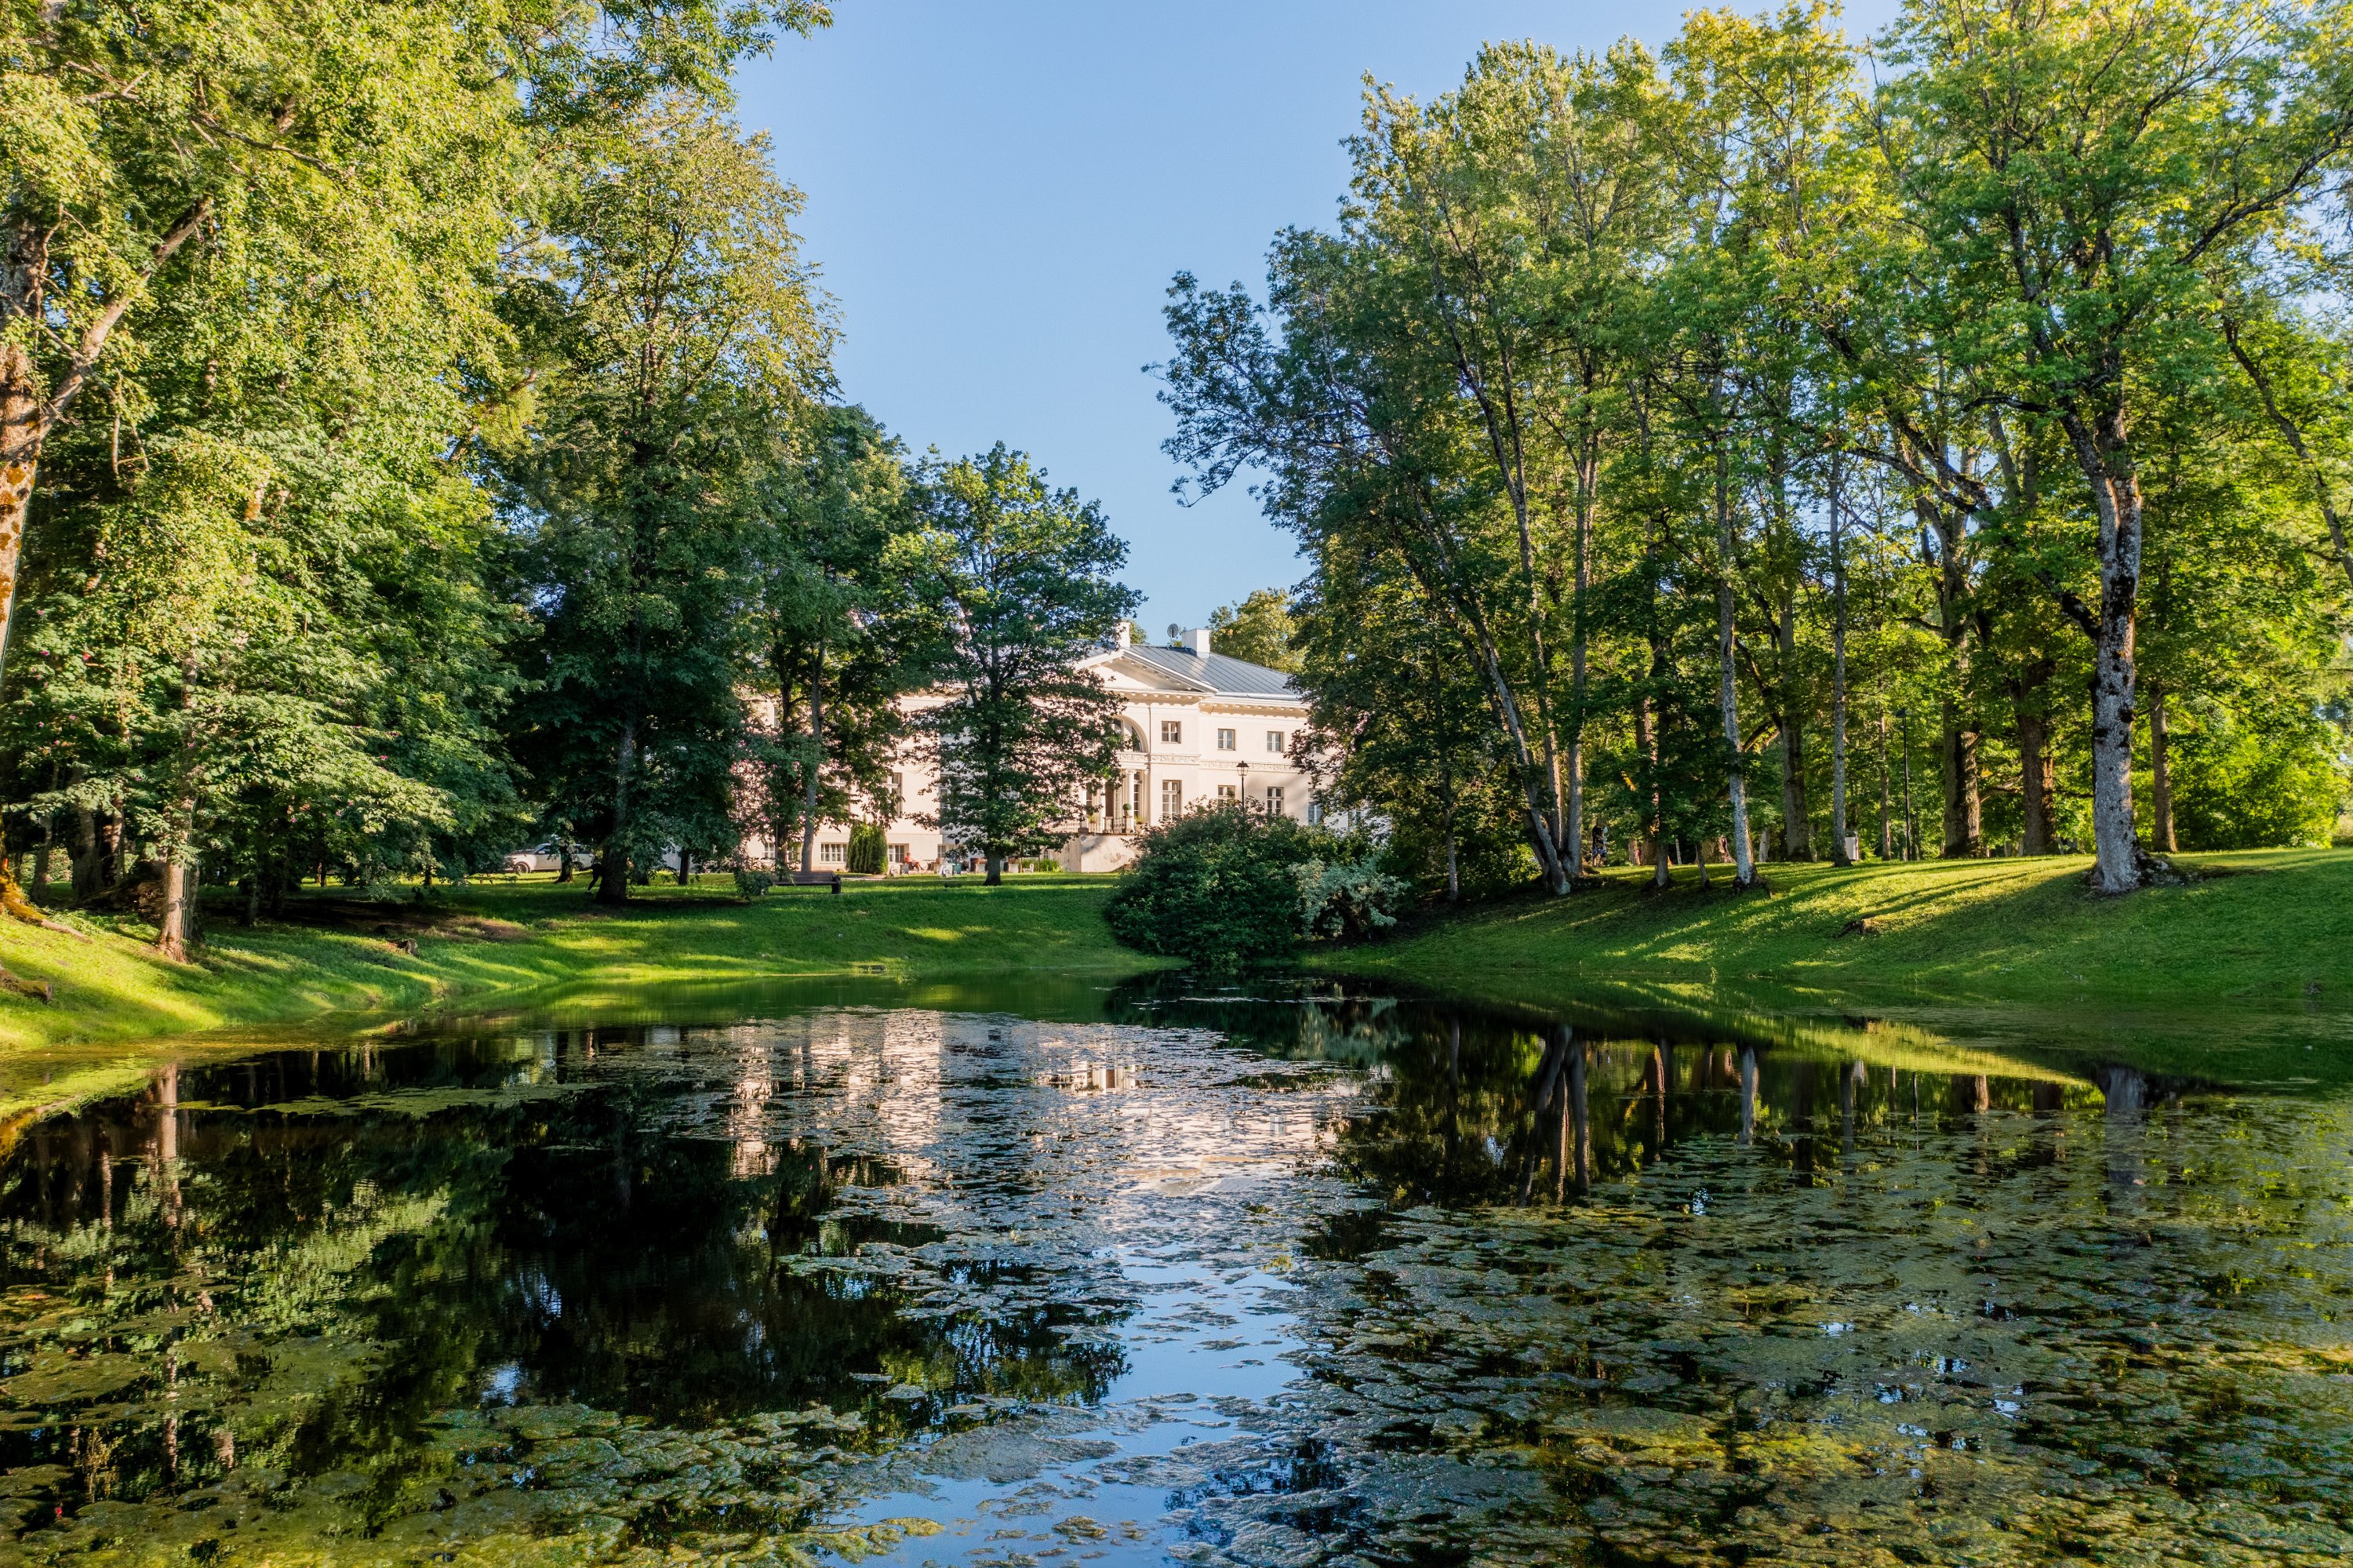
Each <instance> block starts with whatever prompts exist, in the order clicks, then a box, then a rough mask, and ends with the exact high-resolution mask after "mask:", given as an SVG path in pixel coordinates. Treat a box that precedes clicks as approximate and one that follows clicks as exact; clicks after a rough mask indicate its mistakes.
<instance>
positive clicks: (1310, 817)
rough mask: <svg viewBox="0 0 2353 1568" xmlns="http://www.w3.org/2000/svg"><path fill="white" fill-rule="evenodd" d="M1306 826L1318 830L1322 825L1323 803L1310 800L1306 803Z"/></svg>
mask: <svg viewBox="0 0 2353 1568" xmlns="http://www.w3.org/2000/svg"><path fill="white" fill-rule="evenodd" d="M1307 825H1308V826H1309V827H1311V828H1320V827H1322V826H1323V825H1324V802H1323V801H1321V800H1310V801H1308V802H1307Z"/></svg>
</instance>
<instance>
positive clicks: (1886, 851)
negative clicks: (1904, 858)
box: [1879, 714, 1895, 860]
mask: <svg viewBox="0 0 2353 1568" xmlns="http://www.w3.org/2000/svg"><path fill="white" fill-rule="evenodd" d="M1894 788H1895V785H1894V779H1893V778H1892V777H1891V776H1890V775H1889V773H1888V771H1887V715H1885V714H1882V715H1879V858H1880V859H1882V860H1894V858H1895V821H1894V812H1893V810H1890V803H1889V797H1890V796H1891V795H1893V794H1894Z"/></svg>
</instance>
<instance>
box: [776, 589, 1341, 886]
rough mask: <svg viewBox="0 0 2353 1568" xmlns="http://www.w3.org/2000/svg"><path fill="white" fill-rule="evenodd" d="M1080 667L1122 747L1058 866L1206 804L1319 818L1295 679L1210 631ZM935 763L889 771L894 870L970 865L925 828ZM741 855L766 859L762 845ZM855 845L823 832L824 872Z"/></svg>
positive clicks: (1097, 866) (1090, 796)
mask: <svg viewBox="0 0 2353 1568" xmlns="http://www.w3.org/2000/svg"><path fill="white" fill-rule="evenodd" d="M1081 667H1082V668H1083V669H1090V670H1092V671H1094V672H1095V673H1096V674H1097V675H1098V676H1099V677H1100V678H1101V679H1102V680H1103V683H1104V685H1105V686H1107V687H1108V688H1109V689H1110V690H1111V691H1112V692H1113V694H1116V695H1117V696H1118V697H1119V698H1120V701H1121V708H1120V718H1119V724H1120V727H1121V729H1122V731H1123V732H1124V736H1125V739H1126V744H1125V745H1124V746H1123V747H1121V748H1120V751H1119V755H1118V758H1117V760H1116V761H1115V762H1114V764H1113V767H1112V768H1111V770H1110V772H1109V773H1108V774H1107V775H1106V776H1105V777H1104V778H1103V779H1101V780H1100V781H1098V782H1096V783H1093V784H1091V785H1089V786H1087V788H1086V789H1085V791H1084V799H1076V798H1074V799H1073V800H1071V821H1070V824H1069V827H1070V832H1069V835H1068V837H1066V838H1065V839H1064V840H1063V842H1062V844H1061V847H1060V849H1059V850H1058V851H1056V852H1055V854H1054V857H1053V858H1054V859H1055V861H1056V862H1057V863H1060V865H1061V867H1062V869H1064V870H1066V871H1117V870H1118V869H1120V868H1121V867H1122V866H1124V865H1125V864H1127V863H1128V862H1129V861H1131V860H1133V859H1134V858H1135V850H1136V842H1137V840H1138V838H1139V837H1140V836H1141V835H1142V834H1143V832H1145V830H1146V829H1148V828H1150V827H1151V826H1152V825H1153V824H1154V823H1155V822H1160V821H1167V820H1169V819H1171V818H1174V817H1179V816H1182V815H1183V814H1184V813H1185V812H1187V811H1188V810H1192V809H1193V808H1194V807H1195V806H1198V805H1200V804H1202V803H1204V802H1208V801H1215V800H1247V801H1249V802H1250V804H1252V805H1253V806H1256V807H1258V808H1260V809H1261V810H1271V811H1277V812H1280V813H1282V815H1284V816H1288V817H1293V818H1296V819H1298V820H1299V821H1303V822H1304V821H1314V820H1315V819H1316V806H1315V803H1314V800H1313V799H1312V798H1311V793H1310V791H1311V786H1312V782H1313V780H1312V776H1311V775H1310V773H1309V772H1308V771H1307V769H1306V768H1303V767H1302V766H1301V765H1300V759H1301V758H1302V757H1303V747H1304V746H1305V744H1306V729H1307V704H1306V701H1305V699H1304V698H1303V696H1302V695H1301V694H1300V693H1299V690H1298V688H1297V687H1296V686H1295V685H1293V683H1292V679H1291V677H1290V676H1288V675H1286V674H1284V673H1282V672H1281V671H1279V670H1270V669H1268V668H1266V667H1265V666H1264V665H1262V664H1251V663H1248V662H1244V661H1242V660H1240V659H1231V658H1228V657H1227V656H1226V655H1224V654H1222V653H1217V652H1211V650H1210V647H1209V633H1208V631H1207V630H1197V631H1194V632H1192V633H1191V634H1190V635H1189V636H1188V637H1187V640H1186V645H1185V646H1183V647H1179V648H1153V647H1148V646H1146V645H1145V644H1143V643H1128V642H1124V641H1123V642H1122V644H1121V645H1119V646H1117V647H1114V648H1112V649H1108V650H1106V651H1104V652H1101V653H1098V654H1095V655H1093V656H1092V657H1090V658H1088V659H1087V660H1085V661H1084V662H1083V663H1082V666H1081ZM944 700H945V699H944V698H943V697H939V696H935V695H931V694H918V695H915V696H912V697H909V698H907V699H906V705H907V708H908V710H909V711H911V712H920V711H922V710H923V709H924V708H927V707H932V706H936V705H938V704H940V703H941V702H943V701H944ZM935 757H936V754H935V753H934V751H933V749H932V743H931V742H929V741H928V740H926V741H924V742H923V743H921V744H918V745H911V746H910V747H907V748H906V749H905V750H904V751H903V752H902V754H901V756H900V758H898V760H897V763H896V765H895V767H894V768H893V771H892V783H893V785H894V786H895V787H896V789H897V791H898V797H899V811H900V815H899V816H898V818H897V819H896V820H894V821H892V823H891V825H890V830H889V832H888V834H887V835H886V836H887V840H888V843H889V846H890V847H889V851H888V853H889V856H890V859H891V862H892V869H893V870H896V871H902V872H904V871H931V870H936V869H937V868H938V867H939V865H940V862H941V859H942V856H943V853H945V856H946V858H947V859H948V860H949V861H950V862H952V863H955V862H960V861H963V860H965V858H966V851H965V846H962V845H958V844H955V843H952V842H943V836H942V834H941V832H940V831H939V830H938V829H936V828H927V827H924V826H923V825H922V824H921V822H920V821H918V819H920V818H923V817H927V816H929V815H931V814H932V813H934V811H936V810H938V808H939V795H938V781H939V770H938V767H937V764H936V761H935ZM745 847H746V850H747V852H748V853H751V854H752V855H753V856H754V858H755V859H764V858H765V852H764V850H763V847H762V846H760V845H757V844H752V845H746V846H745ZM817 855H818V870H819V871H825V870H828V869H839V868H840V867H841V866H842V865H843V864H844V863H846V861H847V860H848V858H849V829H848V828H847V827H844V826H840V825H838V824H830V823H829V824H828V825H827V826H825V827H824V828H822V829H820V830H819V831H818V837H817Z"/></svg>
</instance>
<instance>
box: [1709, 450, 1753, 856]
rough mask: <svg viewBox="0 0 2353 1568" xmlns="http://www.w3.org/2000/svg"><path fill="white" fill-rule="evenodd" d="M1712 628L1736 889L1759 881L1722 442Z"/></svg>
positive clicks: (1728, 481)
mask: <svg viewBox="0 0 2353 1568" xmlns="http://www.w3.org/2000/svg"><path fill="white" fill-rule="evenodd" d="M1715 546H1716V557H1717V560H1716V577H1715V623H1716V658H1717V662H1718V664H1719V665H1720V666H1721V670H1722V685H1721V689H1720V693H1719V697H1718V700H1719V702H1720V703H1721V704H1722V705H1723V708H1724V741H1725V746H1726V747H1729V748H1730V762H1731V767H1732V774H1731V779H1730V785H1729V788H1728V789H1727V791H1726V793H1727V794H1728V795H1729V796H1730V798H1731V805H1732V880H1733V884H1734V885H1736V886H1738V887H1744V888H1745V887H1752V886H1754V885H1756V882H1757V863H1756V859H1755V857H1754V854H1753V853H1752V851H1751V848H1750V845H1749V842H1748V780H1747V779H1746V778H1745V777H1743V773H1742V747H1741V744H1740V690H1739V686H1738V684H1737V683H1736V680H1735V676H1734V667H1733V658H1734V655H1735V654H1736V652H1737V651H1738V650H1737V648H1736V641H1735V633H1734V630H1733V622H1732V610H1733V601H1732V472H1731V458H1730V456H1729V455H1728V454H1727V453H1726V452H1725V450H1724V444H1723V442H1722V441H1720V440H1719V441H1718V442H1717V443H1716V448H1715Z"/></svg>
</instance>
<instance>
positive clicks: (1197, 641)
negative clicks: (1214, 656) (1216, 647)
mask: <svg viewBox="0 0 2353 1568" xmlns="http://www.w3.org/2000/svg"><path fill="white" fill-rule="evenodd" d="M1186 640H1187V641H1189V642H1190V643H1192V645H1193V656H1194V657H1195V658H1196V659H1206V658H1208V656H1209V629H1208V627H1206V626H1197V627H1195V628H1193V630H1191V631H1190V632H1189V633H1187V639H1186Z"/></svg>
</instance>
